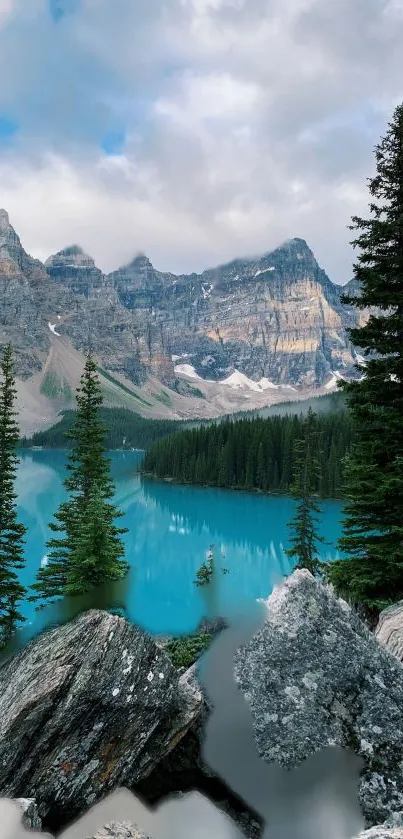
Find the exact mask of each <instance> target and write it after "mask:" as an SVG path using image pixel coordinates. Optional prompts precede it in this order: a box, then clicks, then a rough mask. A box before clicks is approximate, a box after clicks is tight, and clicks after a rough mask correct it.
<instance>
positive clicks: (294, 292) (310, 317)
mask: <svg viewBox="0 0 403 839" xmlns="http://www.w3.org/2000/svg"><path fill="white" fill-rule="evenodd" d="M340 292H341V287H340V286H337V285H336V284H334V283H332V282H331V281H330V279H329V278H328V277H327V275H326V274H325V272H324V271H323V270H322V269H321V268H320V267H319V265H318V263H317V261H316V259H315V257H314V255H313V253H312V251H311V250H310V248H309V247H308V245H307V243H306V242H305V241H304V240H302V239H291V240H290V241H288V242H285V243H284V244H283V245H281V246H280V247H278V248H276V249H275V250H273V251H271V252H269V253H266V254H264V255H263V256H261V257H257V258H251V259H238V260H235V261H232V262H230V263H227V264H225V265H220V266H218V267H216V268H214V269H208V270H206V271H204V272H203V273H202V274H188V275H179V276H176V275H173V274H170V273H168V272H161V271H157V270H156V269H155V268H154V267H153V265H152V264H151V262H150V260H149V259H148V258H147V257H146V256H144V255H138V256H137V257H136V258H135V259H133V260H132V261H131V262H130V263H129V264H128V265H126V266H124V267H121V268H119V269H118V270H116V271H114V272H112V273H110V274H108V275H107V276H105V275H104V274H102V272H101V271H100V270H99V269H98V268H97V267H96V266H95V264H94V261H93V260H92V259H91V257H89V256H88V255H87V254H85V253H84V252H83V251H82V250H81V248H79V247H78V246H77V245H74V246H71V247H68V248H65V249H63V250H62V251H59V253H57V254H55V255H53V256H50V257H49V259H48V260H47V261H46V263H45V265H42V263H41V262H39V261H38V260H34V259H32V258H31V257H30V256H29V255H28V254H27V253H26V252H25V251H24V249H23V247H22V245H21V242H20V239H19V237H18V235H17V233H16V232H15V231H14V229H13V227H12V226H11V224H10V221H9V218H8V215H7V213H6V211H5V210H0V327H1V331H2V333H3V336H4V341H6V340H11V341H12V343H13V346H14V347H15V353H16V368H17V373H18V375H19V376H21V377H25V378H27V377H29V376H30V375H32V374H33V373H35V372H37V371H38V370H41V369H43V367H44V365H45V363H46V360H47V356H48V353H49V351H50V348H51V346H53V345H54V339H53V338H52V335H51V332H50V331H49V322H51V323H52V324H53V325H55V323H56V320H57V333H56V334H58V335H60V336H65V337H67V338H68V339H69V341H70V342H71V343H72V344H73V346H74V347H75V348H76V349H79V350H81V349H83V348H84V347H85V346H87V343H88V338H89V337H90V338H91V345H92V347H93V349H94V352H96V354H97V356H98V357H99V359H100V362H101V364H102V366H103V367H104V368H105V369H106V370H108V371H113V372H115V373H118V374H122V375H124V376H125V378H126V379H129V380H130V381H131V382H132V383H134V384H135V385H142V384H143V383H144V382H145V380H146V379H147V377H150V376H151V377H155V378H156V379H158V380H160V381H164V382H165V383H166V384H167V385H169V386H171V387H172V388H173V389H175V390H177V391H178V389H179V392H181V393H182V394H183V395H184V396H185V397H192V395H193V398H194V401H195V403H196V404H195V408H194V410H195V412H198V411H201V412H202V415H206V408H205V407H204V406H203V405H200V403H201V402H202V400H200V396H202V395H203V392H202V391H200V389H199V391H198V388H197V387H195V385H197V382H188V381H187V380H186V377H185V378H184V379H182V378H179V379H178V376H177V375H176V374H175V371H174V364H173V363H172V355H176V356H183V357H184V359H185V358H186V359H187V361H188V362H189V363H191V364H192V365H193V366H194V367H195V369H196V371H197V372H198V373H199V375H200V376H201V377H202V378H203V379H207V380H218V379H223V378H225V377H226V376H228V375H229V374H230V373H232V372H233V371H234V369H237V370H239V371H241V372H243V373H245V374H246V375H248V376H249V377H251V378H253V379H255V380H260V379H261V378H262V377H268V378H269V379H270V380H271V381H273V382H275V383H279V384H281V383H283V384H291V385H297V386H298V387H301V388H302V389H303V390H304V391H306V390H308V391H309V390H311V389H315V388H316V387H317V386H318V385H322V384H323V383H325V382H326V381H328V380H329V378H330V375H331V372H332V371H335V370H343V371H344V373H345V374H351V375H356V371H355V368H354V351H353V350H352V347H351V343H350V340H349V337H348V333H347V328H348V327H350V326H352V325H355V324H356V322H357V313H356V312H355V311H354V310H353V309H352V307H348V306H344V305H343V304H342V303H341V300H340ZM197 391H198V392H197ZM229 392H230V389H229ZM197 403H199V404H197ZM154 407H158V405H157V406H155V405H154ZM238 407H239V405H238Z"/></svg>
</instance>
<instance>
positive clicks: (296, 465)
mask: <svg viewBox="0 0 403 839" xmlns="http://www.w3.org/2000/svg"><path fill="white" fill-rule="evenodd" d="M320 449H321V440H320V433H319V431H318V426H317V419H316V415H315V414H314V413H313V411H312V409H311V408H309V411H308V414H307V416H306V418H305V419H304V420H303V425H302V436H301V438H300V439H299V440H296V442H295V443H294V452H293V478H292V484H291V487H290V489H291V492H292V494H293V495H294V496H295V497H296V498H297V499H298V503H297V509H296V512H295V515H294V517H293V518H292V519H291V521H290V522H289V527H290V528H291V531H292V533H293V538H292V539H291V548H289V549H288V550H287V554H288V556H289V557H291V558H292V559H297V560H298V561H297V566H296V567H297V568H307V569H308V571H310V572H311V574H316V572H317V571H318V569H319V567H320V559H319V555H318V551H317V544H318V543H319V542H322V543H324V539H322V538H321V537H319V536H318V533H317V521H318V519H317V515H318V513H319V512H320V510H319V507H318V505H317V503H316V501H315V499H314V492H315V487H317V486H318V484H320Z"/></svg>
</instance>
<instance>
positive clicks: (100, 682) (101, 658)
mask: <svg viewBox="0 0 403 839" xmlns="http://www.w3.org/2000/svg"><path fill="white" fill-rule="evenodd" d="M201 708H202V697H201V693H200V691H199V690H198V689H197V687H196V686H195V685H194V683H193V682H189V681H188V680H187V679H186V678H182V679H179V678H178V674H177V672H176V671H175V669H174V668H173V666H172V665H171V663H170V661H169V659H168V658H167V657H166V656H165V655H164V653H163V652H162V651H161V650H160V649H159V648H158V647H157V646H156V645H155V643H154V641H153V640H152V638H151V637H149V636H148V635H146V634H145V633H143V632H142V631H141V630H139V629H137V628H135V627H132V626H131V625H130V624H128V623H127V622H126V621H125V620H123V619H122V618H119V617H117V616H115V615H111V614H108V613H106V612H97V611H92V612H87V613H86V614H84V615H82V616H81V617H80V618H78V619H77V620H75V621H73V622H72V623H70V624H67V625H65V626H63V627H61V628H57V629H55V630H52V631H50V632H47V633H45V634H44V635H42V636H41V637H39V638H37V639H35V640H34V641H33V642H32V643H31V644H29V645H28V646H27V647H26V648H25V649H24V650H23V651H22V652H20V653H19V654H17V655H16V656H15V657H14V658H12V659H11V660H10V661H8V662H6V663H5V664H4V665H3V667H2V668H1V669H0V790H1V793H2V795H5V796H14V797H18V796H22V795H24V796H25V797H29V798H31V797H32V798H34V799H35V800H36V802H37V805H38V811H39V814H40V816H41V818H42V819H43V820H44V822H45V824H46V826H47V827H49V828H51V829H54V828H55V827H56V828H58V827H59V826H60V824H64V823H66V822H68V821H69V820H70V819H72V818H75V817H76V816H78V815H79V814H80V813H82V812H83V811H85V810H86V809H87V808H88V807H90V806H91V805H92V804H93V803H94V802H96V801H97V800H99V799H100V798H101V797H103V796H104V795H106V794H107V793H108V792H109V791H110V790H112V789H115V788H116V787H118V786H134V785H135V784H136V783H138V782H139V781H140V780H141V779H143V778H144V777H146V776H147V775H148V774H149V773H150V772H151V771H152V769H153V768H154V766H155V765H156V764H157V763H158V762H159V761H160V760H161V759H162V758H163V757H164V755H165V754H167V753H168V752H169V751H170V750H171V749H172V748H174V746H175V745H176V744H177V743H178V742H179V741H180V740H181V738H182V737H183V736H184V734H185V733H186V731H187V730H188V728H189V727H190V726H191V725H192V723H193V722H194V721H195V720H196V719H197V717H198V715H199V713H200V711H201Z"/></svg>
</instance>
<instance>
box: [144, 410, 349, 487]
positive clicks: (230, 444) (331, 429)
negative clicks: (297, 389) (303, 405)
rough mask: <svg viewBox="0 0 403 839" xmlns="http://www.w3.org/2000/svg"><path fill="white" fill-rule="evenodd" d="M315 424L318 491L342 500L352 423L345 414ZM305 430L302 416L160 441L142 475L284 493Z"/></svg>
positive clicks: (209, 429) (245, 421)
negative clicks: (297, 443)
mask: <svg viewBox="0 0 403 839" xmlns="http://www.w3.org/2000/svg"><path fill="white" fill-rule="evenodd" d="M317 423H318V428H319V431H320V434H321V445H320V461H321V473H322V474H321V477H320V478H319V479H318V484H317V487H316V490H315V491H316V492H318V493H319V494H320V495H321V496H323V497H326V498H329V497H330V498H332V497H333V498H339V497H341V496H342V494H343V458H344V457H345V456H346V454H347V453H348V451H349V448H350V446H351V441H352V426H351V421H350V418H349V415H348V413H347V412H345V411H339V412H337V413H331V414H320V415H319V416H318V417H317ZM301 432H302V417H301V415H299V416H298V415H294V416H286V417H278V416H276V417H269V418H267V419H262V418H260V417H259V418H256V419H242V420H238V421H233V420H228V421H226V422H223V423H220V424H217V425H211V426H208V427H200V428H194V429H188V430H184V431H181V432H180V433H179V434H174V435H170V436H169V437H167V438H166V439H165V440H160V441H158V442H156V443H155V444H154V445H153V446H152V447H151V448H150V449H149V451H148V452H147V454H146V457H145V460H144V465H143V471H144V472H145V473H146V474H152V475H155V476H156V477H159V478H171V479H173V480H175V481H178V482H181V483H192V484H201V485H206V486H219V487H231V488H235V489H248V490H262V491H264V492H276V493H281V492H284V493H286V492H289V490H290V485H291V482H292V472H293V447H294V443H295V441H296V440H297V439H298V438H299V437H300V436H301Z"/></svg>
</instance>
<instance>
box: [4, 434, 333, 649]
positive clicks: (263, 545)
mask: <svg viewBox="0 0 403 839" xmlns="http://www.w3.org/2000/svg"><path fill="white" fill-rule="evenodd" d="M140 459H141V456H140V455H139V454H138V453H136V452H133V453H132V452H127V453H122V452H114V453H112V454H111V461H112V471H113V477H114V480H115V483H116V503H117V505H118V506H119V507H120V508H121V509H122V510H123V512H124V514H125V516H124V520H123V521H122V524H123V525H124V526H126V527H128V529H129V532H128V533H127V534H126V536H125V543H126V552H127V557H128V559H129V561H130V563H131V565H132V566H133V568H134V573H133V577H132V582H131V585H130V594H129V597H128V610H129V614H130V617H131V618H132V620H134V621H136V622H138V623H140V624H141V625H142V626H144V627H145V628H146V629H148V630H149V631H152V632H175V633H180V632H187V631H191V630H192V629H194V628H195V626H196V625H197V623H198V622H199V620H200V619H201V617H202V616H203V610H204V604H203V599H202V596H201V593H200V590H198V589H197V587H196V586H195V585H194V582H193V581H194V579H195V576H196V572H197V569H198V568H199V567H200V565H201V564H202V562H203V561H204V559H205V556H206V551H207V550H208V548H209V546H210V545H211V544H214V545H215V546H216V549H217V551H219V552H222V554H223V555H224V557H225V565H226V567H227V568H228V569H229V574H227V575H225V576H223V577H222V579H220V581H219V597H218V599H219V608H220V609H221V610H222V611H223V612H224V611H226V610H227V609H228V608H230V607H234V606H235V607H238V606H242V604H243V603H245V601H248V602H249V601H250V600H251V599H255V598H260V597H264V598H266V597H267V596H268V594H269V593H270V591H271V589H272V588H273V585H275V584H276V583H277V582H279V581H280V580H281V579H283V577H284V576H286V575H287V574H289V573H290V571H291V566H290V561H289V559H288V557H287V555H286V553H285V549H286V547H287V539H288V532H287V522H288V521H289V519H290V518H291V516H292V512H293V503H294V502H293V501H292V500H291V499H289V498H286V497H272V498H270V497H267V496H259V495H253V494H248V493H242V492H231V491H226V490H216V489H201V488H197V487H183V486H173V485H171V484H167V483H163V482H156V481H150V480H143V479H141V478H140V477H139V476H138V475H137V474H136V468H137V465H138V463H139V461H140ZM65 464H66V455H65V453H63V452H55V451H41V452H29V453H26V454H24V455H23V457H22V461H21V465H20V469H19V473H18V479H17V491H18V495H19V505H20V515H21V518H22V520H23V521H24V524H26V526H27V527H28V529H29V530H28V538H27V549H26V560H27V564H26V568H25V569H24V571H23V572H22V581H23V582H24V584H25V585H26V586H29V585H30V584H31V583H32V582H33V581H34V579H35V575H36V573H37V569H38V568H39V567H40V564H41V562H42V561H43V560H44V557H45V556H46V541H47V539H48V538H49V536H50V530H49V522H50V521H51V520H52V516H53V514H54V512H55V511H56V509H57V507H58V505H59V504H60V502H61V501H62V500H63V499H64V498H65V490H64V488H63V478H64V474H65ZM340 518H341V506H340V504H337V503H336V502H326V503H325V504H324V505H323V511H322V516H321V533H322V535H323V536H324V537H325V538H326V539H327V540H328V541H329V542H330V543H331V544H332V545H334V544H335V542H336V540H337V538H338V536H339V534H340ZM328 555H332V556H334V555H335V552H334V548H325V549H324V558H326V557H327V556H328ZM24 613H25V615H26V617H27V619H28V620H29V621H32V620H33V619H34V615H35V612H34V606H33V605H32V604H30V603H26V604H25V608H24Z"/></svg>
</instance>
